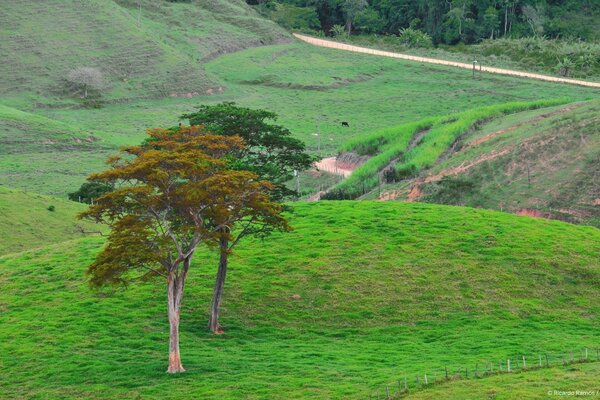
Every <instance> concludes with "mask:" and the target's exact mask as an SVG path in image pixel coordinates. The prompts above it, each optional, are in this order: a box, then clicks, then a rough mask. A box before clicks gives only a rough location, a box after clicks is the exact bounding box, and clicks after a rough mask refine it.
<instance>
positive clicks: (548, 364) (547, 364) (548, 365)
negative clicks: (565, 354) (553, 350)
mask: <svg viewBox="0 0 600 400" xmlns="http://www.w3.org/2000/svg"><path fill="white" fill-rule="evenodd" d="M546 367H550V363H549V362H548V353H546Z"/></svg>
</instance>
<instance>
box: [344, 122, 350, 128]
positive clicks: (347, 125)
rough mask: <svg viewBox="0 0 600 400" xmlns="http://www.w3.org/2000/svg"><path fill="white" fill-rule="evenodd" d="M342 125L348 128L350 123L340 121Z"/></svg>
mask: <svg viewBox="0 0 600 400" xmlns="http://www.w3.org/2000/svg"><path fill="white" fill-rule="evenodd" d="M342 126H345V127H346V128H350V124H349V123H347V122H346V121H342Z"/></svg>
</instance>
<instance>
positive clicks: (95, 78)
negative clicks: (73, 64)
mask: <svg viewBox="0 0 600 400" xmlns="http://www.w3.org/2000/svg"><path fill="white" fill-rule="evenodd" d="M67 81H68V82H69V83H70V84H71V85H73V86H75V87H76V88H77V90H80V91H83V98H84V99H87V97H88V91H89V90H101V89H102V88H103V87H104V77H103V75H102V72H100V70H99V69H97V68H93V67H77V68H75V69H72V70H71V71H69V73H68V75H67Z"/></svg>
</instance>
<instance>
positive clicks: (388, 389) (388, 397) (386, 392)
mask: <svg viewBox="0 0 600 400" xmlns="http://www.w3.org/2000/svg"><path fill="white" fill-rule="evenodd" d="M385 398H386V400H389V399H390V387H389V385H385Z"/></svg>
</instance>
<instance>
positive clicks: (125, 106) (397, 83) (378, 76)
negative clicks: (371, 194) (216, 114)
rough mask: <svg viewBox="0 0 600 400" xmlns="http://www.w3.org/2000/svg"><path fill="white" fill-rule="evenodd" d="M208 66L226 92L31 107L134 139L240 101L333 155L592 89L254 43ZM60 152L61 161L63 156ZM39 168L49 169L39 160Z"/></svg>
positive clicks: (47, 177)
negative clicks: (426, 124) (478, 112)
mask: <svg viewBox="0 0 600 400" xmlns="http://www.w3.org/2000/svg"><path fill="white" fill-rule="evenodd" d="M206 68H207V71H208V72H209V74H210V76H211V77H212V78H211V79H215V80H216V81H219V82H220V83H219V85H220V86H221V87H223V88H224V92H223V93H217V92H215V93H214V94H213V95H212V96H204V97H194V98H180V97H178V98H169V99H162V100H139V101H132V102H127V103H116V104H108V105H106V106H105V107H103V108H101V109H71V108H59V109H48V108H36V109H33V110H31V112H34V113H36V114H41V115H43V116H45V117H47V118H50V119H52V120H55V121H60V122H63V123H66V124H68V125H70V126H72V127H75V128H76V129H80V130H83V131H85V132H93V133H94V135H95V136H96V137H98V138H100V139H102V140H103V141H104V143H114V144H126V143H137V142H138V141H139V140H140V138H141V137H142V136H143V132H144V130H145V129H146V128H148V127H155V126H172V125H175V124H176V123H177V122H178V117H179V115H181V114H183V113H186V112H190V111H193V110H194V109H195V107H196V106H197V105H199V104H210V103H215V102H219V101H236V102H238V103H240V104H242V105H246V106H250V107H263V108H267V109H270V110H273V111H275V112H277V113H279V115H280V120H279V122H280V123H282V124H283V125H285V126H288V127H289V128H290V129H291V130H292V131H293V132H294V134H295V135H296V136H297V137H299V138H301V139H303V140H305V141H306V142H307V144H308V146H309V148H310V149H311V150H313V151H314V152H316V151H317V146H318V141H319V138H317V137H316V136H315V135H314V133H315V132H316V131H317V125H318V127H319V128H320V131H321V137H320V142H321V151H322V154H327V153H334V152H335V151H336V149H337V148H338V147H339V146H340V145H341V144H342V143H343V142H344V141H346V140H348V139H350V138H353V137H357V136H360V135H362V134H364V133H365V132H369V131H371V130H373V129H378V128H383V127H386V126H390V125H397V124H400V123H404V122H411V121H416V120H420V119H422V118H425V117H428V116H434V115H444V114H449V113H454V112H461V111H464V110H468V109H471V108H475V107H482V106H487V105H493V104H496V103H505V102H509V101H531V100H538V99H547V98H556V97H563V96H567V97H570V98H573V99H575V100H578V99H586V98H589V97H591V96H594V94H595V93H596V92H595V91H594V90H591V89H585V88H578V87H571V86H564V85H555V84H550V83H544V82H537V81H529V80H523V79H516V78H511V77H500V76H484V77H482V79H480V80H473V79H472V78H471V75H470V73H469V71H460V70H454V69H448V68H444V67H436V66H423V65H419V64H414V63H410V62H404V61H398V60H388V59H382V58H378V57H373V56H369V55H360V54H350V53H347V52H339V51H334V50H327V49H318V48H315V47H311V46H308V45H302V44H293V45H281V46H274V47H271V46H269V47H259V48H255V49H249V50H246V51H242V52H238V53H235V54H231V55H227V56H223V57H219V58H218V59H216V60H214V61H212V62H210V63H208V64H207V66H206ZM440 82H444V83H443V84H441V83H440ZM341 121H348V122H349V124H350V127H349V128H343V127H341ZM12 134H13V135H15V136H19V135H21V132H20V131H18V130H15V131H13V133H12ZM80 154H81V153H80ZM54 157H55V159H59V158H60V157H62V155H59V154H55V155H54ZM86 157H88V158H87V159H88V160H89V164H87V163H83V164H81V163H79V164H78V163H72V164H69V170H74V171H76V172H77V175H78V177H79V178H78V179H81V180H82V176H83V175H85V173H86V172H87V173H89V172H91V171H94V170H97V169H98V167H97V166H98V165H100V163H101V161H102V160H104V159H105V154H102V153H97V156H96V155H94V154H86ZM10 161H11V165H14V164H15V163H18V160H15V159H14V158H12V159H11V160H10ZM67 162H68V161H67ZM27 167H28V165H25V166H24V167H23V168H25V169H26V168H27ZM42 169H43V170H47V169H48V168H47V166H45V165H42ZM5 171H6V172H5V173H10V174H13V173H17V174H25V175H19V176H23V177H24V179H23V180H21V179H19V180H18V183H17V184H19V185H23V186H22V187H25V188H30V187H31V186H33V185H35V184H37V183H36V182H35V180H34V181H31V180H30V179H32V178H31V175H30V174H26V171H25V172H21V170H20V169H19V168H14V167H12V166H9V167H8V168H7V169H6V170H5ZM64 175H67V174H64ZM1 179H3V177H2V176H0V180H1ZM4 179H5V178H4ZM42 180H43V182H44V183H48V184H49V185H55V187H56V189H53V190H46V189H44V191H45V193H55V194H56V193H60V192H62V193H64V192H65V191H66V190H72V189H73V188H74V187H77V186H79V185H78V184H77V183H75V182H74V179H72V178H71V176H63V177H60V176H57V175H53V174H49V173H46V172H44V173H43V174H41V175H40V176H39V181H42ZM63 182H69V185H72V186H70V189H65V185H64V183H63ZM70 182H73V183H70ZM40 186H41V185H40Z"/></svg>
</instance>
